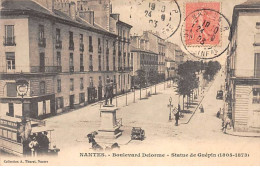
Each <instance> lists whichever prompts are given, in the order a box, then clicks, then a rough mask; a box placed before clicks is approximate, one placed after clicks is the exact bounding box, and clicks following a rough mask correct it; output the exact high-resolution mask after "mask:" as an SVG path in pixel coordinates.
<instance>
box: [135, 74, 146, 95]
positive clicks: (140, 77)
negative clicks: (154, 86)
mask: <svg viewBox="0 0 260 169" xmlns="http://www.w3.org/2000/svg"><path fill="white" fill-rule="evenodd" d="M136 72H137V77H136V83H137V84H139V85H140V99H141V98H142V97H141V95H142V87H144V86H145V83H146V72H145V71H144V70H143V69H139V70H137V71H136Z"/></svg>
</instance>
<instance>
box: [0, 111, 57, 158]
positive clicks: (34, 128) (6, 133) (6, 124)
mask: <svg viewBox="0 0 260 169" xmlns="http://www.w3.org/2000/svg"><path fill="white" fill-rule="evenodd" d="M52 131H53V129H49V128H47V127H46V126H45V123H44V122H43V121H40V120H36V119H31V118H27V119H26V122H23V121H22V119H21V118H17V117H10V116H1V117H0V150H1V151H4V152H6V153H8V154H12V155H15V156H31V154H32V153H31V150H30V149H29V148H28V144H29V142H28V141H27V142H26V141H23V140H29V137H31V136H37V135H38V134H39V133H45V134H46V136H47V137H48V140H49V146H48V148H47V149H46V151H45V152H46V153H47V154H44V155H58V152H59V151H60V149H58V148H56V146H55V145H53V140H52V138H51V136H52V135H51V134H52Z"/></svg>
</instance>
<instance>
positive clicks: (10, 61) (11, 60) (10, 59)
mask: <svg viewBox="0 0 260 169" xmlns="http://www.w3.org/2000/svg"><path fill="white" fill-rule="evenodd" d="M5 55H6V64H7V65H6V67H7V70H14V69H15V53H14V52H6V53H5Z"/></svg>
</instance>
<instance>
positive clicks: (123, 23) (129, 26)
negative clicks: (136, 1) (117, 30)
mask: <svg viewBox="0 0 260 169" xmlns="http://www.w3.org/2000/svg"><path fill="white" fill-rule="evenodd" d="M117 24H121V25H124V26H126V27H128V28H132V27H133V26H132V25H129V24H128V23H125V22H123V21H120V20H118V22H117Z"/></svg>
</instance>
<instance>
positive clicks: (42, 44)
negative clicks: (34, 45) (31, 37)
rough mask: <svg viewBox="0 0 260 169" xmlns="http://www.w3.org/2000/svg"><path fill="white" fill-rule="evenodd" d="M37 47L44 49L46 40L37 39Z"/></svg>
mask: <svg viewBox="0 0 260 169" xmlns="http://www.w3.org/2000/svg"><path fill="white" fill-rule="evenodd" d="M38 45H39V47H43V48H45V47H46V38H40V39H39V43H38Z"/></svg>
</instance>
